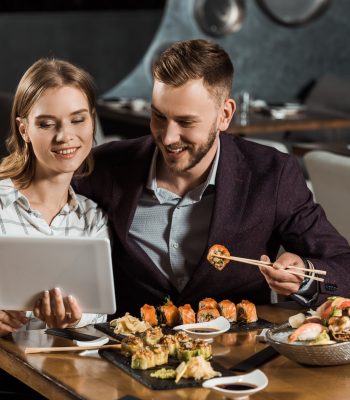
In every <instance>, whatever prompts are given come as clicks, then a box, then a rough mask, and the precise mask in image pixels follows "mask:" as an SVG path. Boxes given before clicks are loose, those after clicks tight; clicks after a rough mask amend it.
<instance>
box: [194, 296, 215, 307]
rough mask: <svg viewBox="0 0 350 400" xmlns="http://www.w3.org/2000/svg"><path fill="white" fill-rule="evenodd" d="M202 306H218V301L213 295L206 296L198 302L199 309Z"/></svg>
mask: <svg viewBox="0 0 350 400" xmlns="http://www.w3.org/2000/svg"><path fill="white" fill-rule="evenodd" d="M201 308H218V303H217V301H216V300H214V299H212V298H211V297H206V298H205V299H203V300H201V301H200V302H199V303H198V310H200V309H201Z"/></svg>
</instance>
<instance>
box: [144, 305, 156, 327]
mask: <svg viewBox="0 0 350 400" xmlns="http://www.w3.org/2000/svg"><path fill="white" fill-rule="evenodd" d="M140 312H141V319H142V321H145V322H148V323H149V324H150V325H151V326H156V325H158V318H157V312H156V308H155V307H154V306H150V305H148V304H144V305H143V306H142V307H141V309H140Z"/></svg>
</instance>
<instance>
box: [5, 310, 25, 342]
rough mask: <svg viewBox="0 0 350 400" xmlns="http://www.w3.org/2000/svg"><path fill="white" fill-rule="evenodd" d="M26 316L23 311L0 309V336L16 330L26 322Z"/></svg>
mask: <svg viewBox="0 0 350 400" xmlns="http://www.w3.org/2000/svg"><path fill="white" fill-rule="evenodd" d="M27 321H28V318H26V313H25V312H24V311H4V310H0V337H1V336H5V335H7V334H8V333H12V332H16V331H17V329H19V328H21V327H22V326H23V325H24V324H26V323H27Z"/></svg>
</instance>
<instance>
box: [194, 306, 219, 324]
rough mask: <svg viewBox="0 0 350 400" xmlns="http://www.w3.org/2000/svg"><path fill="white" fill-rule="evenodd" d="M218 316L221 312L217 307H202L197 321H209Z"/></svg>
mask: <svg viewBox="0 0 350 400" xmlns="http://www.w3.org/2000/svg"><path fill="white" fill-rule="evenodd" d="M218 317H220V313H219V310H218V309H217V308H201V309H199V310H198V312H197V322H208V321H211V320H212V319H215V318H218Z"/></svg>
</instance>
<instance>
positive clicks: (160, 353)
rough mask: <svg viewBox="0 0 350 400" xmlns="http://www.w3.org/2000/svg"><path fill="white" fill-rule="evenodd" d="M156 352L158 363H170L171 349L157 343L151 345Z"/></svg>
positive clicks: (155, 360) (155, 358) (155, 359)
mask: <svg viewBox="0 0 350 400" xmlns="http://www.w3.org/2000/svg"><path fill="white" fill-rule="evenodd" d="M151 350H152V351H153V353H154V362H155V364H156V365H163V364H167V363H168V357H169V351H168V349H167V347H166V346H164V345H162V344H155V345H154V346H152V347H151Z"/></svg>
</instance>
